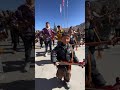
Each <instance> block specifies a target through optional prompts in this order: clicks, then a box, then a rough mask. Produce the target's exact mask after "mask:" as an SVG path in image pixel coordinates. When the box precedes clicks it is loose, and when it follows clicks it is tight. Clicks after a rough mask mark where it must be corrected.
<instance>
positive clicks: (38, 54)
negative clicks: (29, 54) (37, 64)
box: [36, 52, 45, 57]
mask: <svg viewBox="0 0 120 90" xmlns="http://www.w3.org/2000/svg"><path fill="white" fill-rule="evenodd" d="M44 55H45V52H36V57H39V56H44Z"/></svg>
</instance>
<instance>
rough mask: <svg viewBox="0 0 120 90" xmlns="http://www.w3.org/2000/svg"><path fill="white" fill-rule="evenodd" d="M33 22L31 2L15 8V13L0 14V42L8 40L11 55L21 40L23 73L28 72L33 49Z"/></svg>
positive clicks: (27, 1) (30, 0) (8, 11)
mask: <svg viewBox="0 0 120 90" xmlns="http://www.w3.org/2000/svg"><path fill="white" fill-rule="evenodd" d="M34 22H35V16H34V1H33V0H26V3H25V4H23V5H20V6H19V7H17V9H16V10H15V11H10V10H6V11H1V12H0V41H1V42H2V41H6V42H7V41H8V40H9V39H10V41H11V45H12V50H13V54H16V52H17V51H18V49H17V48H18V44H19V42H20V39H21V40H22V42H23V44H24V49H25V62H24V65H23V71H25V72H27V71H29V68H30V62H31V59H30V57H31V51H32V46H33V47H34V38H35V27H34V26H35V25H34V24H35V23H34ZM3 49H4V48H3Z"/></svg>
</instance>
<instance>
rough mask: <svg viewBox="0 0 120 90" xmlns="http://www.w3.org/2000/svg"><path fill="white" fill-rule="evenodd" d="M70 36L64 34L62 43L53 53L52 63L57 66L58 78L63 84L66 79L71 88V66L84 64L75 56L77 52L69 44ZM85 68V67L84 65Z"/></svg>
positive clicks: (66, 83)
mask: <svg viewBox="0 0 120 90" xmlns="http://www.w3.org/2000/svg"><path fill="white" fill-rule="evenodd" d="M69 41H70V35H69V33H67V32H64V33H63V34H62V40H61V43H59V44H58V45H57V46H56V47H55V48H54V49H53V50H52V53H51V61H52V63H53V64H54V65H55V66H57V68H58V70H57V73H56V76H57V78H58V80H59V81H60V82H61V81H62V78H64V82H65V85H66V86H67V87H68V88H69V87H70V86H69V82H70V78H71V64H72V63H73V62H74V63H73V64H75V63H76V64H77V63H78V65H80V66H81V65H82V64H84V63H79V60H78V58H77V57H76V55H75V52H74V50H73V48H72V46H71V45H70V44H69ZM57 62H59V63H57ZM82 66H83V65H82Z"/></svg>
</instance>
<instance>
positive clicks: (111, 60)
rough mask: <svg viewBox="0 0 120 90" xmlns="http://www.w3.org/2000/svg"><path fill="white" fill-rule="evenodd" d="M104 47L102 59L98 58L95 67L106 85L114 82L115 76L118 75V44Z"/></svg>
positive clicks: (119, 61)
mask: <svg viewBox="0 0 120 90" xmlns="http://www.w3.org/2000/svg"><path fill="white" fill-rule="evenodd" d="M109 47H110V48H109V49H104V51H103V52H102V59H100V60H99V59H98V60H96V61H97V67H98V69H99V71H100V72H101V74H102V75H103V77H104V78H105V80H106V81H107V84H108V85H113V84H114V83H115V78H116V77H120V45H116V46H114V47H113V46H109Z"/></svg>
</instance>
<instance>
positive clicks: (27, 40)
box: [20, 33, 34, 63]
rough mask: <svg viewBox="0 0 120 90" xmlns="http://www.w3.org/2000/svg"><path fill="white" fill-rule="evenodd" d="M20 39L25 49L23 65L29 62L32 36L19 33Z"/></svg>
mask: <svg viewBox="0 0 120 90" xmlns="http://www.w3.org/2000/svg"><path fill="white" fill-rule="evenodd" d="M20 37H21V38H22V40H23V43H24V48H25V63H28V62H31V61H30V56H31V51H32V43H33V38H34V35H27V34H24V33H21V34H20Z"/></svg>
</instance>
